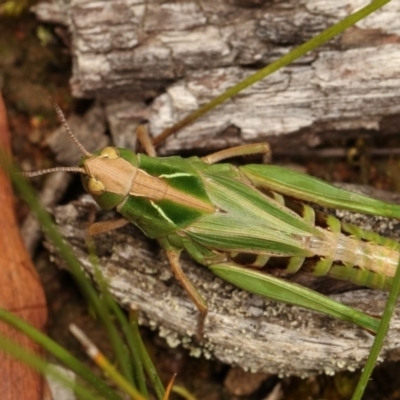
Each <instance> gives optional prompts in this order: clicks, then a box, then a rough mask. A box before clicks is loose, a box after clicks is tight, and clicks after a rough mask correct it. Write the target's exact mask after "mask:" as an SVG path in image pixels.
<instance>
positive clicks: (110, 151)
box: [100, 146, 119, 160]
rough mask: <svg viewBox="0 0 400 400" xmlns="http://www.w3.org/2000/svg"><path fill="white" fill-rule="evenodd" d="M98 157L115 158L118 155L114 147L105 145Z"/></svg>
mask: <svg viewBox="0 0 400 400" xmlns="http://www.w3.org/2000/svg"><path fill="white" fill-rule="evenodd" d="M100 157H104V158H109V159H111V160H112V159H115V158H118V157H119V151H118V150H117V149H116V148H115V147H111V146H107V147H104V149H103V150H102V151H101V153H100Z"/></svg>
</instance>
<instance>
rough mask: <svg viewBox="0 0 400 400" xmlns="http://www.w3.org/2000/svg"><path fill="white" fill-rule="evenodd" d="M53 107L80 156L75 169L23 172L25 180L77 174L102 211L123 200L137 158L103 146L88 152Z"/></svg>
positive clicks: (134, 155) (134, 173)
mask: <svg viewBox="0 0 400 400" xmlns="http://www.w3.org/2000/svg"><path fill="white" fill-rule="evenodd" d="M50 101H51V102H52V103H53V106H54V108H55V110H56V112H57V114H58V116H59V118H60V119H61V121H62V123H63V125H64V128H65V130H66V131H67V133H68V135H69V137H70V138H71V139H72V141H73V142H74V143H75V145H76V146H77V147H78V148H79V149H80V151H81V152H82V153H83V154H84V156H83V158H82V160H81V162H80V165H79V167H57V168H49V169H45V170H41V171H36V172H25V173H24V175H25V176H27V177H33V176H38V175H44V174H48V173H52V172H58V171H66V172H78V173H80V174H81V177H82V182H83V186H84V188H85V190H86V191H87V192H88V193H89V194H90V195H91V196H92V197H93V199H94V200H95V201H96V203H97V204H98V205H99V206H100V207H101V208H102V209H104V210H110V209H112V208H114V207H116V206H117V205H118V204H120V203H121V202H123V201H124V199H125V198H126V196H127V195H128V194H129V190H130V188H131V186H132V181H133V179H134V177H135V175H136V173H137V156H136V154H135V153H133V152H132V151H130V150H125V149H117V148H116V147H105V148H104V149H103V150H101V151H98V152H96V153H94V154H91V153H89V152H88V151H87V150H86V149H85V148H84V147H83V145H82V144H81V143H80V142H79V141H78V139H77V138H76V137H75V136H74V134H73V133H72V132H71V129H70V128H69V126H68V124H67V121H66V120H65V117H64V114H63V113H62V111H61V109H60V107H59V106H58V105H57V104H55V103H54V101H53V100H52V99H51V98H50Z"/></svg>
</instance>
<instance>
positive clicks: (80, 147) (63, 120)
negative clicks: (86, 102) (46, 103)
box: [49, 97, 92, 157]
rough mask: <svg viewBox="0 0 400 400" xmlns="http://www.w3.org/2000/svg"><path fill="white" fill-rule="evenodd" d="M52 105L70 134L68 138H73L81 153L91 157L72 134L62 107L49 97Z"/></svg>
mask: <svg viewBox="0 0 400 400" xmlns="http://www.w3.org/2000/svg"><path fill="white" fill-rule="evenodd" d="M49 99H50V102H51V104H52V105H53V107H54V110H55V111H56V113H57V115H58V118H60V120H61V123H62V124H63V126H64V129H65V130H66V132H67V133H68V136H69V137H70V138H71V140H72V141H73V142H74V143H75V144H76V146H78V149H79V150H80V151H81V153H82V154H84V155H85V156H87V157H91V156H92V154H91V153H89V152H88V151H87V150H86V149H85V148H84V147H83V145H82V143H81V142H80V141H79V140H78V139H77V138H76V137H75V135H74V134H73V133H72V131H71V129H70V127H69V125H68V122H67V120H66V119H65V117H64V113H63V112H62V111H61V108H60V106H59V105H58V104H57V103H56V102H55V101H54V100H53V98H52V97H49Z"/></svg>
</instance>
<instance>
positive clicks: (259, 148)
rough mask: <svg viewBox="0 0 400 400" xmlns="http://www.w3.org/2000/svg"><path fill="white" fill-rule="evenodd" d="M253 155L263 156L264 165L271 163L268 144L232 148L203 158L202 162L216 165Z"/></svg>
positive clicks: (252, 144) (251, 144)
mask: <svg viewBox="0 0 400 400" xmlns="http://www.w3.org/2000/svg"><path fill="white" fill-rule="evenodd" d="M251 154H263V155H264V157H263V161H264V163H265V164H268V163H269V162H271V148H270V146H269V144H268V143H250V144H244V145H242V146H236V147H231V148H229V149H225V150H221V151H217V152H216V153H212V154H209V155H208V156H205V157H202V160H203V161H204V162H205V163H206V164H215V163H217V162H219V161H222V160H226V159H227V158H232V157H240V156H248V155H251Z"/></svg>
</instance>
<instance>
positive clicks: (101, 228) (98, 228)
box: [87, 218, 129, 236]
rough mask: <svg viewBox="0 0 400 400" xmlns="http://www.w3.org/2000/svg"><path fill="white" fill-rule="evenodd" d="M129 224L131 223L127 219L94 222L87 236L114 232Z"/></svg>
mask: <svg viewBox="0 0 400 400" xmlns="http://www.w3.org/2000/svg"><path fill="white" fill-rule="evenodd" d="M127 224H129V221H128V220H127V219H125V218H119V219H114V220H112V221H100V222H94V223H93V224H91V225H90V226H89V228H88V229H87V234H88V235H89V236H96V235H99V234H100V233H104V232H109V231H113V230H114V229H118V228H122V227H123V226H125V225H127Z"/></svg>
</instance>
